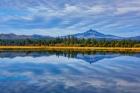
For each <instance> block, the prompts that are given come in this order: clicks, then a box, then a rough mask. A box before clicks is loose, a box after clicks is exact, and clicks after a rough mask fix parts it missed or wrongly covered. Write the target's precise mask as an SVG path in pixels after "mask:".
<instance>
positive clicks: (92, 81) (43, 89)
mask: <svg viewBox="0 0 140 93" xmlns="http://www.w3.org/2000/svg"><path fill="white" fill-rule="evenodd" d="M139 61H140V56H139V54H120V53H117V54H116V53H94V54H86V53H84V54H81V53H72V54H71V53H66V52H1V53H0V92H1V93H139V92H140V74H139V73H140V67H139V66H140V62H139Z"/></svg>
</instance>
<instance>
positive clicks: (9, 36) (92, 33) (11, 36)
mask: <svg viewBox="0 0 140 93" xmlns="http://www.w3.org/2000/svg"><path fill="white" fill-rule="evenodd" d="M68 36H73V37H75V38H85V39H88V38H95V39H107V40H122V39H124V40H127V39H131V40H140V36H135V37H119V36H115V35H109V34H103V33H100V32H98V31H96V30H92V29H90V30H87V31H85V32H83V33H77V34H72V35H66V36H61V37H60V38H64V37H68ZM51 38H55V37H52V36H49V35H46V36H45V35H38V34H34V35H16V34H13V33H9V34H3V33H2V34H0V39H11V40H14V39H51Z"/></svg>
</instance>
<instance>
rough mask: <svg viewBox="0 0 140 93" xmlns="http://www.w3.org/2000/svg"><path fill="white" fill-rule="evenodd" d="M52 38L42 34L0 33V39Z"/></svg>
mask: <svg viewBox="0 0 140 93" xmlns="http://www.w3.org/2000/svg"><path fill="white" fill-rule="evenodd" d="M48 38H52V37H51V36H42V35H16V34H12V33H11V34H0V39H11V40H14V39H48Z"/></svg>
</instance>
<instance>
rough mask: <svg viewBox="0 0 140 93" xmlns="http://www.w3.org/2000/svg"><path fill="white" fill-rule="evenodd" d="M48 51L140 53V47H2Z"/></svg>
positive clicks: (6, 49)
mask: <svg viewBox="0 0 140 93" xmlns="http://www.w3.org/2000/svg"><path fill="white" fill-rule="evenodd" d="M47 50H55V51H57V50H58V51H60V50H72V51H110V52H140V47H138V48H124V47H56V46H0V51H47Z"/></svg>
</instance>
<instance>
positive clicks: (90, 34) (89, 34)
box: [71, 29, 123, 40]
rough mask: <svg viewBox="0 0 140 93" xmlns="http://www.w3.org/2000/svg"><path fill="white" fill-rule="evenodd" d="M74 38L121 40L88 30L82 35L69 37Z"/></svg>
mask: <svg viewBox="0 0 140 93" xmlns="http://www.w3.org/2000/svg"><path fill="white" fill-rule="evenodd" d="M71 36H74V37H76V38H95V39H111V40H112V39H123V38H122V37H118V36H114V35H105V34H102V33H99V32H97V31H96V30H92V29H90V30H88V31H86V32H84V33H78V34H74V35H71Z"/></svg>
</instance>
